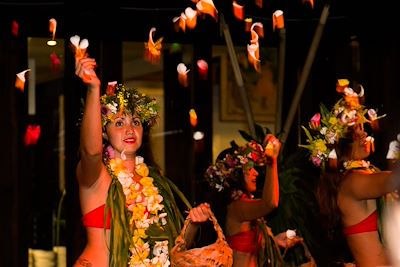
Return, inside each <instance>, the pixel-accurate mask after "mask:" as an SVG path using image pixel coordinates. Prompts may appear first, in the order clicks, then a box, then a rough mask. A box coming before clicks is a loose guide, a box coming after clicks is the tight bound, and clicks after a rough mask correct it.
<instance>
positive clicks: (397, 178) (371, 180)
mask: <svg viewBox="0 0 400 267" xmlns="http://www.w3.org/2000/svg"><path fill="white" fill-rule="evenodd" d="M342 188H343V190H342V192H344V193H346V194H351V195H352V196H353V197H355V198H356V199H359V200H362V199H371V198H378V197H381V196H383V195H385V194H387V193H391V192H393V191H395V190H398V189H400V166H399V165H397V166H396V167H395V168H393V170H392V171H380V172H377V173H369V172H367V171H361V170H353V171H352V172H351V173H349V174H348V179H346V180H345V181H344V182H343V185H342Z"/></svg>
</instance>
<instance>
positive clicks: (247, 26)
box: [244, 18, 253, 32]
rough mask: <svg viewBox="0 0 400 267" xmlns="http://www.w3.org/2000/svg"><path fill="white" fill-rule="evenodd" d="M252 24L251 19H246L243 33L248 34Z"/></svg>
mask: <svg viewBox="0 0 400 267" xmlns="http://www.w3.org/2000/svg"><path fill="white" fill-rule="evenodd" d="M252 24H253V19H252V18H246V19H245V20H244V31H245V32H249V31H250V29H251V25H252Z"/></svg>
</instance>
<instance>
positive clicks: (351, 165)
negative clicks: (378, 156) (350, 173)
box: [343, 160, 371, 170]
mask: <svg viewBox="0 0 400 267" xmlns="http://www.w3.org/2000/svg"><path fill="white" fill-rule="evenodd" d="M370 165H371V163H370V162H369V161H366V160H348V161H345V162H343V167H344V168H345V170H351V169H359V168H369V166H370Z"/></svg>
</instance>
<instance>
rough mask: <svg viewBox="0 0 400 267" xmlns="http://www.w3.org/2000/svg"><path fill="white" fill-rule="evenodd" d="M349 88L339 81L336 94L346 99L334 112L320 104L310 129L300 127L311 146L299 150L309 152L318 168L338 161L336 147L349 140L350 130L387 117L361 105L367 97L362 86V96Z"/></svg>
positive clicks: (338, 102)
mask: <svg viewBox="0 0 400 267" xmlns="http://www.w3.org/2000/svg"><path fill="white" fill-rule="evenodd" d="M348 86H349V81H348V80H346V79H340V80H338V82H337V84H336V91H337V92H339V93H343V97H342V98H341V99H339V100H338V101H337V102H336V104H335V105H334V106H333V108H332V110H331V111H329V110H328V109H327V108H326V107H325V106H324V105H323V104H321V105H320V113H317V114H315V115H314V116H313V117H312V118H311V120H310V122H309V129H307V128H306V127H304V126H301V127H302V128H303V130H304V132H305V134H306V135H307V142H308V143H309V144H308V145H299V146H300V147H303V148H306V149H308V150H309V151H310V153H311V155H310V159H311V161H312V162H313V163H314V165H316V166H318V167H319V166H321V167H322V168H324V166H325V165H324V164H325V162H326V161H327V160H328V159H329V158H336V152H335V150H334V148H333V147H334V145H335V144H336V143H337V141H338V140H339V139H340V138H342V137H345V136H346V134H347V133H348V130H349V127H352V126H354V125H357V124H364V123H370V124H372V125H373V126H374V125H375V121H376V120H377V119H380V118H382V117H384V116H386V115H383V116H380V117H378V115H377V112H376V111H375V110H374V109H367V108H365V107H364V106H363V105H362V104H361V103H360V98H361V97H363V96H364V89H363V87H362V86H360V87H361V92H360V93H359V94H357V93H356V92H354V91H353V89H352V88H350V87H348ZM366 114H368V117H369V119H367V117H366Z"/></svg>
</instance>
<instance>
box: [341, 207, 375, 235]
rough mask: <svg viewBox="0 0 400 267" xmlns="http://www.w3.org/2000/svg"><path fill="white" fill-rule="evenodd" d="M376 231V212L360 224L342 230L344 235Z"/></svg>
mask: <svg viewBox="0 0 400 267" xmlns="http://www.w3.org/2000/svg"><path fill="white" fill-rule="evenodd" d="M377 230H378V211H376V210H375V211H374V212H373V213H371V214H370V215H369V216H368V217H367V218H365V219H364V220H362V221H361V222H359V223H357V224H354V225H351V226H349V227H346V228H344V229H343V233H344V234H345V235H354V234H359V233H365V232H373V231H377Z"/></svg>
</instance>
